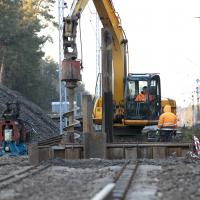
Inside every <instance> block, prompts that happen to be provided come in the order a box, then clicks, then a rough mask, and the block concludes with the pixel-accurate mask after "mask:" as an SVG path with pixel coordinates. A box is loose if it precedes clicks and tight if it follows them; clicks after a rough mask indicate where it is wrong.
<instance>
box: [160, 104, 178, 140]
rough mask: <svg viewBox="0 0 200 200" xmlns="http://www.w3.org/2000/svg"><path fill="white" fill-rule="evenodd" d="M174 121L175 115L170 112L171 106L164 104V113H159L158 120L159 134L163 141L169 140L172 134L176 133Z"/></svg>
mask: <svg viewBox="0 0 200 200" xmlns="http://www.w3.org/2000/svg"><path fill="white" fill-rule="evenodd" d="M176 123H177V118H176V115H175V114H174V113H172V112H171V106H170V105H166V106H165V107H164V113H163V114H161V115H160V117H159V121H158V128H159V129H160V135H161V137H163V138H164V140H165V141H171V139H172V136H173V135H175V134H176Z"/></svg>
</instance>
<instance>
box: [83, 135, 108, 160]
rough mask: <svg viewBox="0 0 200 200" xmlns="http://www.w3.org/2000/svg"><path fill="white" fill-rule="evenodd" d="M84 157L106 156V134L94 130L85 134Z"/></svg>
mask: <svg viewBox="0 0 200 200" xmlns="http://www.w3.org/2000/svg"><path fill="white" fill-rule="evenodd" d="M84 158H85V159H88V158H102V159H105V158H106V134H105V133H103V132H100V133H99V132H98V133H96V132H93V133H85V134H84Z"/></svg>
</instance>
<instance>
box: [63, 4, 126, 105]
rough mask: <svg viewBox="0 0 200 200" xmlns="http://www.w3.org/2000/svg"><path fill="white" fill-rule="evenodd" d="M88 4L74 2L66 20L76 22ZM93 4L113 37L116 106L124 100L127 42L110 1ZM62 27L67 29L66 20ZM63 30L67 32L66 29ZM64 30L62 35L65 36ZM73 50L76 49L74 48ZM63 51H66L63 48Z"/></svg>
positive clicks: (114, 96) (114, 98)
mask: <svg viewBox="0 0 200 200" xmlns="http://www.w3.org/2000/svg"><path fill="white" fill-rule="evenodd" d="M88 2H89V0H74V1H73V3H72V6H71V9H70V14H69V15H68V17H67V18H68V19H72V21H73V20H74V19H75V20H78V18H79V17H80V15H81V13H82V12H83V10H84V8H85V7H86V5H87V3H88ZM93 3H94V6H95V8H96V10H97V13H98V15H99V17H100V20H101V22H102V25H103V27H106V28H109V29H110V31H111V33H112V37H113V47H112V60H113V73H114V76H113V78H114V80H113V82H114V85H113V100H114V101H115V102H116V104H117V105H118V104H119V102H120V101H121V100H123V99H124V87H123V85H124V83H123V81H124V78H126V75H127V70H126V68H127V67H126V45H127V40H126V39H125V35H124V33H123V29H122V27H121V24H120V21H119V18H118V16H117V13H116V11H115V9H114V6H113V4H112V1H111V0H93ZM74 25H75V26H76V25H77V22H76V23H74ZM64 27H67V20H65V24H64ZM65 29H66V30H67V28H65ZM65 29H64V33H63V35H67V34H66V31H65ZM74 29H75V28H74ZM74 39H75V38H74V37H73V39H72V40H73V42H75V41H74ZM64 41H65V40H64ZM65 44H67V45H68V42H66V43H65V42H64V45H65ZM74 45H75V44H74V43H73V45H72V46H74ZM68 46H69V45H68ZM74 48H75V49H76V47H74ZM64 49H66V48H65V46H64ZM75 51H76V50H75Z"/></svg>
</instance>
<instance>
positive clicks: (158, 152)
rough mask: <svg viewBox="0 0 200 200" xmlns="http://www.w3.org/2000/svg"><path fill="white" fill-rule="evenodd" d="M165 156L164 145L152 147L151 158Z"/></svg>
mask: <svg viewBox="0 0 200 200" xmlns="http://www.w3.org/2000/svg"><path fill="white" fill-rule="evenodd" d="M162 158H166V147H153V159H162Z"/></svg>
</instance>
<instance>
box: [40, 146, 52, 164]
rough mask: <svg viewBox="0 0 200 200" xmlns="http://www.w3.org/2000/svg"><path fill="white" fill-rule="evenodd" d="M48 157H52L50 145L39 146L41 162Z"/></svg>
mask: <svg viewBox="0 0 200 200" xmlns="http://www.w3.org/2000/svg"><path fill="white" fill-rule="evenodd" d="M48 159H51V154H50V148H49V147H48V146H47V147H43V148H39V162H41V161H44V160H48Z"/></svg>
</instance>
